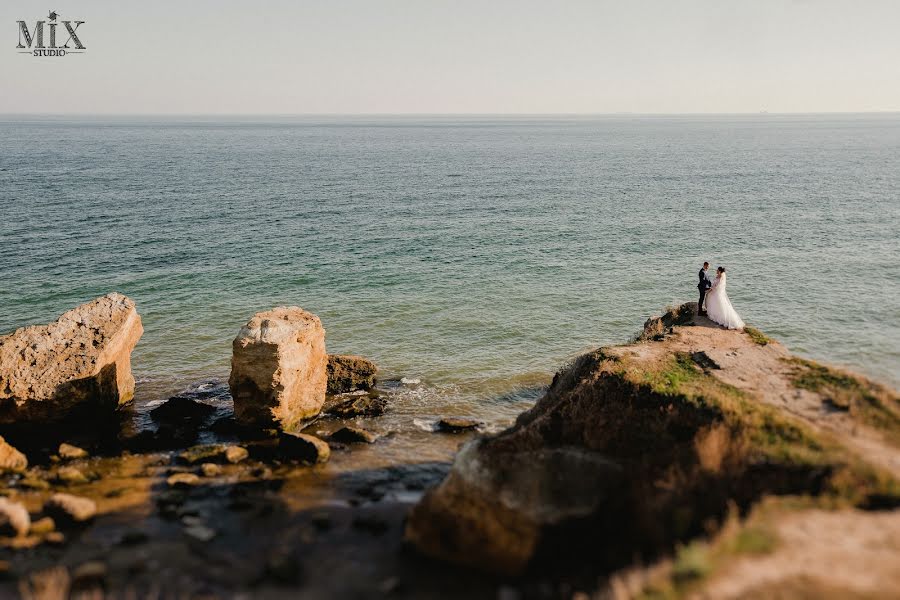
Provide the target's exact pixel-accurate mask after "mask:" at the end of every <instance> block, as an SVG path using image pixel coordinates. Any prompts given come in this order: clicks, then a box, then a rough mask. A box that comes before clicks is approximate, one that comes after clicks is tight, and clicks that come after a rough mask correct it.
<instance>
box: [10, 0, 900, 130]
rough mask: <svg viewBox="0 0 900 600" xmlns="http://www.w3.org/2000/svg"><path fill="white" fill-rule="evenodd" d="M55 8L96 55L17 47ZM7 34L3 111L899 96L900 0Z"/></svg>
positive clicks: (199, 9) (249, 9)
mask: <svg viewBox="0 0 900 600" xmlns="http://www.w3.org/2000/svg"><path fill="white" fill-rule="evenodd" d="M51 9H52V10H55V11H57V12H58V13H59V14H60V18H61V19H76V18H77V19H78V20H83V21H85V24H84V25H82V26H81V27H80V28H79V29H78V33H79V35H80V37H81V40H82V42H83V43H84V45H85V46H86V48H87V51H86V52H85V53H84V54H80V55H75V56H66V57H63V58H38V57H33V56H31V55H28V54H19V53H18V52H17V49H16V44H17V42H18V25H17V24H16V21H17V20H25V21H28V23H29V27H34V22H35V21H36V20H37V19H38V18H43V19H44V20H46V17H47V13H48V11H49V10H51ZM61 30H62V27H60V31H61ZM4 32H5V33H4ZM47 35H48V33H46V32H45V37H46V36H47ZM58 36H59V37H61V38H63V39H65V37H67V36H65V35H61V34H59V33H58ZM45 42H46V40H45ZM0 49H2V50H0V113H21V112H29V113H40V112H52V113H192V114H195V113H209V114H216V113H219V114H221V113H241V114H250V113H278V114H285V113H615V112H637V113H685V112H758V111H761V110H767V111H769V112H830V111H886V110H893V111H897V110H900V0H852V1H851V0H847V1H845V0H834V1H826V0H823V1H814V0H793V1H791V0H742V1H736V0H693V1H692V0H678V1H675V0H659V1H651V0H643V1H642V0H616V1H604V0H595V1H575V0H572V1H566V0H543V1H539V2H530V1H523V0H517V1H490V0H478V1H469V0H452V1H444V0H390V1H379V0H359V1H357V0H321V1H302V0H292V1H287V0H284V1H282V0H272V1H266V0H256V1H253V2H249V1H248V2H237V1H224V0H215V1H214V0H179V1H177V2H176V1H168V0H152V1H151V0H143V1H137V0H117V1H112V0H105V1H102V2H101V1H96V0H78V1H54V2H52V3H49V2H48V1H43V0H42V1H39V2H36V1H33V0H28V1H19V0H2V2H0Z"/></svg>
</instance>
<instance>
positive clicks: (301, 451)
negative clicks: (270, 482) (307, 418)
mask: <svg viewBox="0 0 900 600" xmlns="http://www.w3.org/2000/svg"><path fill="white" fill-rule="evenodd" d="M278 449H279V451H280V453H281V455H282V456H284V457H285V458H288V459H291V460H298V461H300V462H303V463H306V464H310V465H312V464H316V463H323V462H325V461H327V460H328V457H329V456H331V448H329V447H328V444H327V443H325V442H324V441H323V440H320V439H319V438H317V437H315V436H312V435H306V434H305V433H293V432H289V431H283V432H281V434H280V436H279V438H278Z"/></svg>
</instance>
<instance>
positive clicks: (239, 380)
mask: <svg viewBox="0 0 900 600" xmlns="http://www.w3.org/2000/svg"><path fill="white" fill-rule="evenodd" d="M232 350H233V354H232V359H231V377H230V378H229V380H228V384H229V386H230V387H231V395H232V397H233V398H234V413H235V417H236V418H237V419H238V420H239V421H242V422H244V423H253V424H257V425H261V426H272V425H276V426H278V427H280V428H282V429H291V428H293V427H294V426H295V425H296V424H297V423H298V422H300V421H301V420H303V419H305V418H308V417H312V416H315V415H316V414H318V413H319V411H320V410H321V408H322V404H323V403H324V402H325V390H326V386H327V379H328V374H327V362H328V359H327V355H326V353H325V329H324V328H323V327H322V323H321V322H320V321H319V318H318V317H316V316H315V315H314V314H312V313H309V312H306V311H305V310H303V309H301V308H298V307H296V306H291V307H278V308H274V309H272V310H269V311H265V312H260V313H257V314H256V315H254V316H253V318H252V319H250V321H248V322H247V324H246V325H244V327H243V328H242V329H241V331H240V333H239V334H238V336H237V337H236V338H235V339H234V343H233V344H232Z"/></svg>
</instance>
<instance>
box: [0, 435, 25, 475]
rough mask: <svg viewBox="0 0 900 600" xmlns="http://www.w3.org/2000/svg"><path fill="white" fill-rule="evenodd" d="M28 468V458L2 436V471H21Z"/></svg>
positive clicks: (0, 465) (0, 440)
mask: <svg viewBox="0 0 900 600" xmlns="http://www.w3.org/2000/svg"><path fill="white" fill-rule="evenodd" d="M27 468H28V459H27V458H26V457H25V455H24V454H22V453H21V452H19V451H18V450H17V449H16V448H14V447H13V446H11V445H10V444H9V443H8V442H7V441H6V440H4V439H3V437H2V436H0V471H13V472H16V473H20V472H22V471H24V470H25V469H27Z"/></svg>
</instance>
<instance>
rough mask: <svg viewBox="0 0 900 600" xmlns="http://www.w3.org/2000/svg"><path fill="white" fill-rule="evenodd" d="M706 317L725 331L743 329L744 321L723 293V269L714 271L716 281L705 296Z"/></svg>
mask: <svg viewBox="0 0 900 600" xmlns="http://www.w3.org/2000/svg"><path fill="white" fill-rule="evenodd" d="M706 313H707V316H708V317H709V318H710V319H712V320H713V321H715V322H716V323H718V324H719V325H721V326H722V327H725V328H726V329H743V328H744V321H742V320H741V317H740V315H738V314H737V311H736V310H734V307H733V306H732V305H731V301H730V300H729V299H728V294H727V293H725V267H719V268H718V269H716V280H715V281H714V282H713V284H712V287H711V288H709V292H708V293H707V294H706Z"/></svg>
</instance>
